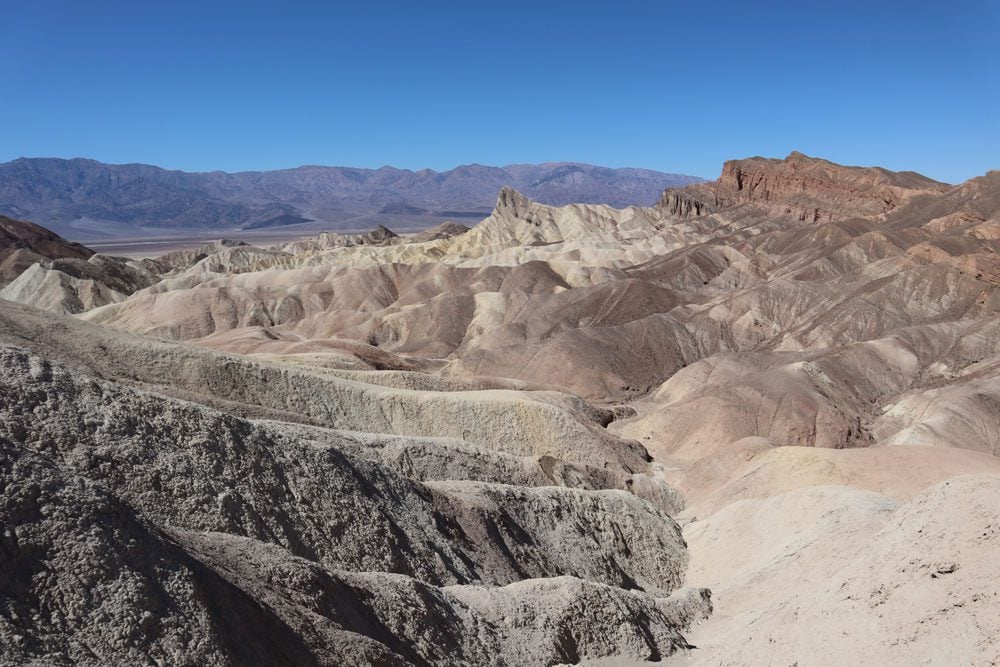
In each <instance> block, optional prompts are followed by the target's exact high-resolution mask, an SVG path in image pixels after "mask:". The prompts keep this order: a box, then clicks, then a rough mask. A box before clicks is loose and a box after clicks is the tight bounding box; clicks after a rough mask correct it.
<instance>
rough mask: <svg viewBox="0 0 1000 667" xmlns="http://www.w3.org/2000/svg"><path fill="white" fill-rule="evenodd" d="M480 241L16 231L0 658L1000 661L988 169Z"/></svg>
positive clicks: (831, 178) (747, 173) (4, 236)
mask: <svg viewBox="0 0 1000 667" xmlns="http://www.w3.org/2000/svg"><path fill="white" fill-rule="evenodd" d="M77 203H78V202H77ZM74 205H76V203H75V204H74ZM81 210H82V209H81ZM401 210H402V209H401ZM445 218H447V216H445ZM434 222H438V221H434ZM475 222H476V221H475V220H469V219H467V218H465V219H462V220H445V221H442V224H440V225H438V226H436V227H432V228H430V229H427V230H425V231H423V232H420V233H419V234H415V235H409V236H401V235H397V234H396V233H394V232H393V231H391V230H389V229H386V228H384V227H379V228H376V229H374V230H373V231H371V232H367V233H363V234H347V233H323V234H319V235H316V236H313V237H310V238H306V239H303V240H298V241H290V242H285V243H279V244H277V245H271V246H267V247H259V246H255V245H249V244H246V243H242V242H235V241H217V242H213V243H209V244H207V245H205V246H204V247H202V248H198V249H195V250H183V251H177V252H172V253H169V254H166V255H162V256H159V257H155V258H147V259H128V258H121V257H114V256H108V255H103V254H99V253H94V252H93V251H92V250H90V249H88V248H87V247H85V246H81V245H80V244H76V243H71V242H69V241H66V240H65V239H63V238H61V237H59V236H57V235H55V234H53V233H52V232H49V231H48V230H46V229H44V228H41V227H37V226H35V225H31V224H29V223H24V222H20V221H18V220H13V219H9V218H0V299H2V300H0V469H2V474H0V518H2V521H0V525H2V530H3V534H2V537H0V661H2V662H3V663H4V664H36V665H61V664H92V665H105V664H162V665H166V664H192V665H194V664H198V665H216V664H218V665H226V664H240V665H242V664H274V665H277V664H297V665H308V664H317V665H368V664H379V665H405V664H415V665H428V664H435V665H487V664H488V665H554V664H563V663H566V664H576V663H592V664H633V663H642V662H646V661H653V662H658V661H666V662H668V663H670V662H673V663H676V664H693V665H756V664H775V665H793V664H798V665H850V664H880V665H915V664H933V665H966V664H971V665H990V664H997V662H1000V639H998V637H1000V572H998V570H997V557H998V555H1000V458H998V457H1000V289H998V287H1000V172H990V173H988V174H986V175H984V176H981V177H978V178H974V179H972V180H970V181H967V182H965V183H961V184H958V185H949V184H944V183H939V182H936V181H933V180H931V179H929V178H925V177H923V176H921V175H919V174H916V173H912V172H891V171H888V170H885V169H880V168H862V167H845V166H840V165H836V164H833V163H830V162H827V161H824V160H820V159H816V158H811V157H807V156H805V155H802V154H798V153H793V154H792V155H789V156H788V157H787V158H785V159H780V160H779V159H764V158H749V159H744V160H734V161H730V162H727V163H726V164H725V165H724V166H723V169H722V173H721V175H720V176H719V178H718V179H717V180H715V181H711V182H702V183H693V184H690V185H686V186H684V187H680V188H668V189H667V190H666V191H664V192H663V193H662V196H661V197H660V198H659V201H658V202H657V203H656V204H655V205H653V206H648V207H627V208H622V209H619V208H612V207H611V206H608V205H599V204H569V205H565V206H560V207H555V206H549V205H543V204H539V203H536V202H534V201H532V200H531V199H529V198H528V197H527V196H526V195H525V194H522V193H521V192H519V191H517V190H515V189H512V188H504V189H502V190H500V192H499V195H498V197H497V200H496V206H495V209H494V210H493V212H492V214H490V215H489V216H488V217H486V219H485V220H482V221H481V222H478V224H473V223H475ZM466 225H469V226H466Z"/></svg>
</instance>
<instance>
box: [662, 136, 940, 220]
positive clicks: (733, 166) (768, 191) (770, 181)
mask: <svg viewBox="0 0 1000 667" xmlns="http://www.w3.org/2000/svg"><path fill="white" fill-rule="evenodd" d="M947 189H948V186H947V185H946V184H944V183H939V182H937V181H934V180H932V179H929V178H927V177H925V176H921V175H920V174H917V173H914V172H892V171H889V170H887V169H882V168H879V167H847V166H842V165H838V164H834V163H833V162H829V161H827V160H822V159H818V158H812V157H809V156H807V155H803V154H802V153H798V152H794V153H792V154H790V155H789V156H788V157H786V158H785V159H783V160H775V159H768V158H760V157H753V158H746V159H742V160H729V161H727V162H726V163H725V164H724V165H723V167H722V174H721V175H720V176H719V178H718V179H717V180H716V181H715V182H713V183H703V184H696V185H692V186H689V187H687V188H684V189H681V190H667V191H666V192H665V193H664V195H663V197H662V198H661V199H660V203H659V207H660V208H661V209H662V210H664V211H665V212H667V213H668V214H670V215H675V216H680V217H691V216H693V215H694V216H697V215H703V214H705V213H709V212H712V211H714V210H719V209H726V208H732V207H735V206H739V205H741V204H755V205H759V206H765V207H767V209H768V211H769V213H772V214H777V215H783V216H791V217H792V218H794V219H796V220H798V221H801V222H821V221H824V222H826V221H832V220H847V219H850V218H854V217H871V216H878V215H882V214H885V213H888V212H889V211H892V210H893V209H895V208H896V207H898V206H899V205H900V204H901V203H903V202H905V201H906V200H908V199H909V198H910V197H912V196H914V195H917V194H927V193H941V192H944V191H946V190H947Z"/></svg>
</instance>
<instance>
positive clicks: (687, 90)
mask: <svg viewBox="0 0 1000 667" xmlns="http://www.w3.org/2000/svg"><path fill="white" fill-rule="evenodd" d="M0 30H2V35H3V42H2V43H3V46H2V49H3V56H2V58H0V84H2V91H3V98H2V101H0V128H2V129H0V160H9V159H13V158H16V157H20V156H60V157H73V156H84V157H92V158H95V159H98V160H103V161H108V162H148V163H153V164H158V165H162V166H165V167H170V168H178V169H186V170H212V169H223V170H227V171H236V170H243V169H271V168H279V167H291V166H297V165H301V164H338V165H355V166H366V167H378V166H381V165H383V164H392V165H395V166H399V167H408V168H421V167H431V168H434V169H446V168H450V167H453V166H455V165H458V164H463V163H470V162H479V163H484V164H508V163H514V162H542V161H556V160H573V161H581V162H591V163H596V164H605V165H609V166H639V167H649V168H654V169H661V170H665V171H675V172H683V173H690V174H696V175H701V176H707V177H714V176H716V175H717V174H718V172H719V168H720V166H721V163H722V161H723V160H725V159H727V158H731V157H745V156H749V155H768V156H779V157H780V156H784V155H786V154H787V153H789V152H790V151H791V150H793V149H795V150H800V151H803V152H805V153H808V154H812V155H818V156H822V157H827V158H829V159H832V160H835V161H838V162H844V163H848V164H882V165H884V166H887V167H889V168H893V169H915V170H918V171H922V172H924V173H926V174H928V175H930V176H933V177H936V178H939V179H942V180H948V181H952V182H956V181H960V180H964V179H966V178H969V177H971V176H975V175H978V174H980V173H983V172H985V171H986V170H987V169H990V168H1000V48H998V44H997V42H998V38H1000V2H996V1H995V0H953V1H951V2H930V1H928V0H907V1H895V0H884V1H881V2H879V1H878V0H869V1H868V2H856V1H854V0H837V1H829V2H820V1H816V2H813V1H811V0H797V1H795V2H767V1H766V0H765V1H760V2H749V1H747V0H740V1H739V2H718V1H716V2H713V1H710V0H709V1H698V2H695V1H689V2H675V1H671V0H660V1H658V2H656V1H650V2H631V1H629V0H618V1H616V2H610V1H607V2H600V3H587V2H547V1H545V0H534V1H533V2H520V1H505V2H474V1H469V2H461V3H458V2H455V3H444V2H439V3H435V2H398V3H397V2H373V1H371V0H369V1H368V2H357V3H354V2H350V3H349V2H316V3H307V2H297V1H295V0H285V1H284V2H276V1H272V2H255V1H253V0H245V1H243V2H209V1H208V0H205V1H204V2H187V1H183V0H181V1H175V2H139V1H136V0H132V1H131V2H100V1H99V0H95V1H91V2H78V1H64V2H54V1H52V2H47V1H45V0H33V1H32V2H17V3H15V2H5V3H3V6H2V7H0Z"/></svg>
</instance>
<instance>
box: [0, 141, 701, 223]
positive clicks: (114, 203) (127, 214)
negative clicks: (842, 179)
mask: <svg viewBox="0 0 1000 667" xmlns="http://www.w3.org/2000/svg"><path fill="white" fill-rule="evenodd" d="M700 180H701V179H698V178H696V177H692V176H685V175H680V174H666V173H662V172H657V171H652V170H647V169H631V168H624V169H610V168H607V167H596V166H593V165H587V164H576V163H548V164H539V165H510V166H507V167H490V166H484V165H479V164H471V165H463V166H460V167H456V168H454V169H451V170H448V171H444V172H436V171H433V170H431V169H422V170H419V171H411V170H408V169H397V168H394V167H382V168H380V169H360V168H354V167H326V166H315V165H307V166H302V167H297V168H294V169H280V170H274V171H247V172H238V173H226V172H221V171H213V172H199V173H194V172H184V171H174V170H167V169H162V168H160V167H155V166H152V165H146V164H106V163H102V162H97V161H95V160H88V159H83V158H74V159H71V160H64V159H59V158H20V159H17V160H13V161H11V162H7V163H4V164H0V213H4V214H8V215H11V216H14V217H18V218H23V219H30V220H34V221H37V222H39V223H41V224H49V225H52V224H63V223H68V222H71V221H74V220H78V219H80V218H88V219H92V220H97V221H108V222H117V223H127V224H129V225H134V226H136V227H150V228H178V229H180V228H208V229H211V228H220V229H221V228H234V227H252V228H261V227H266V226H269V225H271V224H272V221H273V224H275V225H280V224H288V221H289V220H292V219H294V217H295V216H302V217H305V218H308V219H310V220H317V221H320V222H327V223H330V224H331V225H332V226H334V227H336V226H337V223H338V222H341V221H344V220H347V219H352V218H355V217H356V216H357V215H359V214H371V213H380V212H381V211H383V210H386V209H388V214H390V215H392V214H396V213H402V214H409V215H423V213H422V211H428V212H430V213H432V214H434V213H438V212H442V211H448V212H451V213H457V214H462V215H461V217H467V215H468V214H469V212H472V211H482V215H483V217H486V216H487V215H488V214H489V210H490V208H491V207H492V205H493V202H494V200H495V197H496V193H497V191H498V190H500V189H501V188H502V187H504V186H511V187H515V188H517V189H519V190H521V191H523V192H525V194H527V195H528V196H530V197H532V198H533V199H535V200H537V201H540V202H543V203H548V204H553V205H563V204H568V203H572V202H582V203H595V204H596V203H601V204H609V205H612V206H618V207H623V206H628V205H649V204H651V203H652V202H654V201H655V200H656V198H657V197H658V196H659V195H660V193H661V192H662V191H663V190H664V188H667V187H672V186H682V185H686V184H689V183H695V182H698V181H700ZM408 211H409V212H410V213H407V212H408ZM414 212H415V213H414ZM456 217H460V216H456Z"/></svg>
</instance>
